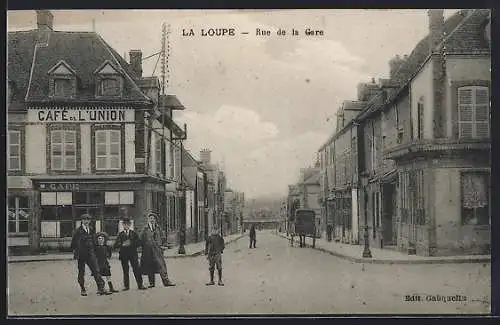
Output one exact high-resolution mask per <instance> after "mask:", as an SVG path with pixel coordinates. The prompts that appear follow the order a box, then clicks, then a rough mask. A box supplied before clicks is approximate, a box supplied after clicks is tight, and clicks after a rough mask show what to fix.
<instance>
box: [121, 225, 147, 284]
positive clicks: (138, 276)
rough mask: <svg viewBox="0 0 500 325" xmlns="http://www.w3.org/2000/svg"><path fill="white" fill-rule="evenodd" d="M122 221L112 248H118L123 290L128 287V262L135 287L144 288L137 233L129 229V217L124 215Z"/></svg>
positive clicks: (139, 242) (139, 243) (139, 241)
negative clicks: (121, 226)
mask: <svg viewBox="0 0 500 325" xmlns="http://www.w3.org/2000/svg"><path fill="white" fill-rule="evenodd" d="M122 222H123V230H122V231H121V232H120V233H119V234H118V236H117V237H116V242H115V245H114V248H119V249H120V251H119V255H118V258H119V259H120V262H121V264H122V271H123V290H124V291H126V290H129V289H130V277H129V272H130V271H129V263H130V265H131V266H132V272H133V273H134V277H135V281H136V282H137V287H138V288H139V290H144V289H146V288H145V287H144V285H143V281H142V273H141V269H140V267H139V258H138V255H137V248H138V247H139V246H141V240H140V238H139V235H138V234H137V233H136V232H135V231H134V230H132V229H130V226H131V221H130V218H128V217H124V218H123V221H122Z"/></svg>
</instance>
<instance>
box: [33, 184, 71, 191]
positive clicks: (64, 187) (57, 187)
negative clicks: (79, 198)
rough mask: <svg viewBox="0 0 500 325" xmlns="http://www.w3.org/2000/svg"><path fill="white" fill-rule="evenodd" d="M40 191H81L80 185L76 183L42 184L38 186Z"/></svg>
mask: <svg viewBox="0 0 500 325" xmlns="http://www.w3.org/2000/svg"><path fill="white" fill-rule="evenodd" d="M38 188H39V189H40V191H55V192H56V191H58V192H65V191H78V190H79V189H80V184H74V183H40V185H39V186H38Z"/></svg>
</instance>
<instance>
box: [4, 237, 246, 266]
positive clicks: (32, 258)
mask: <svg viewBox="0 0 500 325" xmlns="http://www.w3.org/2000/svg"><path fill="white" fill-rule="evenodd" d="M243 236H244V235H243V234H241V233H238V234H233V235H228V236H225V237H224V242H225V243H226V244H229V243H232V242H234V241H235V240H238V239H240V238H241V237H243ZM184 248H185V251H186V254H179V253H178V251H179V246H174V247H172V248H169V249H165V251H164V256H165V258H185V257H194V256H198V255H201V254H203V251H204V250H205V242H204V241H201V242H198V243H191V244H187V245H184ZM111 259H118V252H117V251H115V252H113V255H112V256H111ZM72 260H73V253H53V254H51V253H49V254H40V255H23V256H9V257H8V262H9V263H25V262H49V261H72Z"/></svg>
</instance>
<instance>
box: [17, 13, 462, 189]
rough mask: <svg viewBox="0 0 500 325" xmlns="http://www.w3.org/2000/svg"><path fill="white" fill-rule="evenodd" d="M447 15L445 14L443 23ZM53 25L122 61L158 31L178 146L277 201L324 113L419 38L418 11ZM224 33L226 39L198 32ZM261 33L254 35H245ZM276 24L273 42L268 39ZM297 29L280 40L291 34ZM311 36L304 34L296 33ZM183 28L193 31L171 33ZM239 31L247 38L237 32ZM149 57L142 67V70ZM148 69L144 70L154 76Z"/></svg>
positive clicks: (150, 43)
mask: <svg viewBox="0 0 500 325" xmlns="http://www.w3.org/2000/svg"><path fill="white" fill-rule="evenodd" d="M455 11H456V10H446V11H445V16H449V15H451V14H453V13H454V12H455ZM53 13H54V29H55V30H74V31H91V30H92V28H93V23H92V21H93V20H94V22H95V23H94V26H95V30H96V31H97V32H98V33H99V34H100V35H101V36H102V37H103V38H104V39H105V40H106V41H107V42H108V43H109V44H110V45H111V46H113V47H114V48H115V49H116V50H117V51H118V52H119V53H120V54H122V55H125V56H126V59H127V60H128V51H129V50H131V49H141V50H142V51H143V56H144V57H146V56H148V55H150V54H154V53H156V52H158V51H159V49H160V47H161V26H162V23H163V22H166V23H167V24H170V26H171V30H172V32H171V35H170V44H171V45H170V56H169V70H170V78H169V87H168V92H169V93H172V94H175V95H177V97H178V98H179V99H180V100H181V102H182V103H183V104H184V106H186V107H187V110H185V111H184V112H176V114H177V116H175V119H176V121H177V122H178V123H184V122H185V123H187V124H188V137H189V140H188V141H187V143H186V145H187V147H188V148H189V150H190V151H191V152H192V153H193V155H194V156H198V152H199V150H200V149H202V148H209V149H211V150H212V156H213V160H214V161H215V162H220V163H222V164H223V166H224V169H225V171H226V173H227V174H228V179H229V184H230V186H231V187H233V188H235V189H237V190H241V191H244V192H245V193H246V194H247V196H248V197H255V196H262V195H273V196H276V195H284V194H285V193H286V190H287V185H288V184H291V183H293V182H295V180H296V179H297V177H298V173H299V169H300V168H302V167H307V166H309V165H312V164H313V163H314V161H315V157H316V152H317V150H318V148H319V146H320V145H321V144H322V143H323V142H325V141H326V140H327V138H328V136H329V135H331V134H332V132H333V131H334V126H335V112H336V110H337V108H338V107H339V106H340V104H341V102H342V101H343V100H349V99H355V96H356V85H357V84H358V83H359V82H368V81H370V80H371V78H372V77H374V78H385V77H387V75H388V64H387V62H388V60H389V59H390V58H391V57H393V56H394V55H396V54H400V55H403V54H409V53H410V52H411V50H412V49H413V47H414V46H415V45H416V43H417V42H418V41H419V40H421V39H422V38H423V37H424V36H425V35H426V34H427V31H428V20H427V13H426V11H425V10H271V11H263V10H255V11H248V10H245V11H242V10H235V11H215V10H205V11H201V10H197V11H187V10H184V11H176V10H169V11H166V10H104V11H103V10H80V11H67V10H61V11H54V12H53ZM7 19H8V28H9V30H24V29H33V28H36V15H35V12H34V11H22V12H21V11H11V12H9V13H8V15H7ZM209 28H235V29H236V36H234V37H225V38H217V37H202V36H201V35H200V31H201V29H205V30H207V29H209ZM257 28H259V29H261V30H269V31H271V36H256V29H257ZM279 28H281V29H283V30H285V31H286V32H287V35H285V36H278V35H276V31H277V30H278V29H279ZM292 28H293V29H296V30H298V31H299V33H300V34H299V35H298V36H292V35H291V30H292ZM306 28H310V29H313V30H323V31H324V36H306V35H305V34H304V30H305V29H306ZM183 29H184V30H185V31H186V32H188V31H189V30H190V29H193V31H194V32H195V34H196V36H193V37H186V36H182V33H183V32H182V31H183ZM241 32H248V33H249V34H247V35H245V34H241ZM155 64H156V58H152V59H149V60H146V61H145V62H144V66H143V69H144V75H146V76H147V75H152V73H153V70H154V68H155ZM158 72H159V66H158V67H157V68H156V71H155V74H158Z"/></svg>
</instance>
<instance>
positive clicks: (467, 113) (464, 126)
mask: <svg viewBox="0 0 500 325" xmlns="http://www.w3.org/2000/svg"><path fill="white" fill-rule="evenodd" d="M458 124H459V125H458V129H459V138H464V139H471V138H488V137H489V136H490V97H489V89H488V87H478V86H473V87H461V88H459V89H458Z"/></svg>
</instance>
